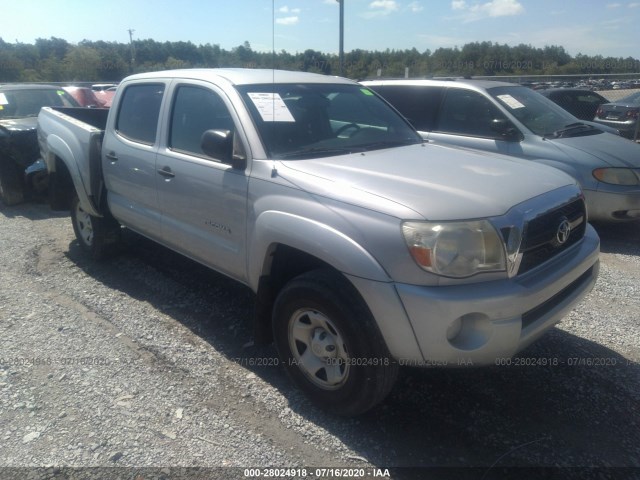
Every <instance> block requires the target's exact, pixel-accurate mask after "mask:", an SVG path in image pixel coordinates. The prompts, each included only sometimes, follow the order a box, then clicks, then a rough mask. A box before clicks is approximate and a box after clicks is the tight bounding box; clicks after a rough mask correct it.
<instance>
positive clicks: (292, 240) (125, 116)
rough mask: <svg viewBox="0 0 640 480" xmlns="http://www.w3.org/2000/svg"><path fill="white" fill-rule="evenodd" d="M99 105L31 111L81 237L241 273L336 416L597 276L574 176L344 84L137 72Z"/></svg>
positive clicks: (290, 362)
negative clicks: (458, 135)
mask: <svg viewBox="0 0 640 480" xmlns="http://www.w3.org/2000/svg"><path fill="white" fill-rule="evenodd" d="M103 115H104V114H103V113H100V112H99V111H93V112H92V111H91V110H85V112H84V114H83V117H82V118H79V117H78V116H77V115H76V110H74V109H63V108H44V109H43V110H42V111H41V113H40V116H39V126H38V131H39V141H40V145H41V149H42V152H43V158H45V160H46V162H47V165H48V168H49V171H50V172H51V183H52V188H53V192H52V199H53V206H54V207H55V208H59V209H61V208H69V209H70V210H71V218H72V223H73V228H74V230H75V233H76V235H77V238H78V241H79V243H80V244H81V245H82V247H83V248H85V249H86V250H87V251H88V252H90V253H91V254H92V255H93V256H94V257H100V256H101V255H103V254H104V252H105V251H106V250H107V249H108V248H109V246H110V245H111V244H113V243H114V242H117V240H118V237H119V235H120V232H121V227H122V226H124V227H126V228H129V229H131V230H134V231H136V232H138V233H140V234H142V235H144V236H147V237H149V238H150V239H152V240H155V241H157V242H159V243H161V244H162V245H165V246H166V247H168V248H170V249H173V250H175V251H177V252H180V253H182V254H184V255H186V256H188V257H190V258H192V259H194V260H196V261H198V262H200V263H202V264H204V265H207V266H209V267H211V268H213V269H215V270H217V271H219V272H221V273H223V274H225V275H227V276H229V277H230V278H231V279H233V280H236V281H239V282H242V283H244V284H246V285H248V286H249V287H250V288H251V289H252V290H253V291H254V292H255V293H256V308H255V312H256V314H255V319H254V322H255V331H256V340H257V341H261V342H268V341H271V340H273V341H275V344H276V347H277V350H278V352H279V356H280V359H281V365H284V368H285V369H286V370H287V372H288V373H289V375H290V377H291V378H292V379H293V381H294V382H295V383H296V384H297V385H298V386H299V387H300V388H301V389H302V390H303V391H304V392H305V393H306V394H307V396H308V397H309V398H310V399H311V400H312V401H314V402H315V403H317V404H318V405H320V406H321V407H323V408H326V409H328V410H330V411H332V412H334V413H338V414H343V415H354V414H358V413H362V412H364V411H366V410H368V409H370V408H372V407H373V406H374V405H376V404H377V403H379V402H380V401H381V400H382V399H383V398H384V397H385V396H386V395H387V393H388V392H389V391H390V389H391V387H392V385H393V383H394V380H395V378H396V375H397V371H398V368H399V366H400V365H405V364H407V365H417V366H428V365H442V366H457V365H459V364H460V362H461V361H463V362H464V364H465V365H469V364H473V365H486V364H494V363H495V361H496V359H499V358H501V357H510V356H512V355H514V354H515V353H516V352H518V351H520V350H521V349H523V348H525V347H526V346H527V345H529V344H530V343H531V342H533V341H534V340H535V339H537V338H538V337H540V336H541V335H542V334H543V333H544V332H545V331H546V330H548V329H549V328H551V327H552V326H553V325H554V324H556V323H557V322H558V321H560V319H561V318H562V317H563V316H564V315H565V314H566V313H567V312H569V311H570V310H571V309H572V307H573V306H574V305H575V304H576V302H578V301H579V300H580V299H582V298H583V297H584V296H585V295H586V294H587V293H588V292H589V291H590V289H591V288H592V286H593V285H594V283H595V281H596V277H597V273H598V266H599V262H598V252H599V239H598V236H597V234H596V233H595V231H594V230H593V228H592V227H591V226H590V225H589V224H588V223H587V213H586V209H585V203H584V197H583V195H582V192H581V190H580V188H579V187H578V185H577V184H576V181H575V180H574V179H572V178H571V177H569V176H568V175H566V174H564V173H563V172H560V171H559V170H556V169H553V168H550V167H547V166H544V165H538V164H533V163H531V162H529V163H527V162H525V161H522V160H519V159H513V158H496V157H498V156H497V155H489V154H482V153H473V152H470V151H466V150H464V149H457V148H451V147H443V146H435V145H430V144H429V143H428V142H425V141H423V140H422V139H421V138H420V136H419V135H418V134H417V132H416V131H415V130H414V129H413V128H412V127H411V126H410V125H409V124H408V123H407V122H406V120H404V119H403V118H402V117H401V116H400V115H399V114H397V112H395V111H394V110H393V109H392V108H390V107H389V106H388V105H387V104H386V103H385V102H384V101H382V100H381V99H380V98H379V97H378V96H377V95H374V94H373V93H372V92H371V91H370V90H369V89H368V88H366V87H363V86H361V85H358V84H356V83H354V82H351V81H349V80H346V79H340V78H336V77H328V76H322V75H315V74H308V73H296V72H284V71H273V70H243V69H214V70H174V71H169V72H155V73H147V74H139V75H134V76H131V77H128V78H126V79H125V80H124V81H123V82H122V83H121V84H120V86H119V88H118V91H117V93H116V96H115V98H114V102H113V106H112V107H111V109H110V111H109V112H108V116H106V117H105V116H103Z"/></svg>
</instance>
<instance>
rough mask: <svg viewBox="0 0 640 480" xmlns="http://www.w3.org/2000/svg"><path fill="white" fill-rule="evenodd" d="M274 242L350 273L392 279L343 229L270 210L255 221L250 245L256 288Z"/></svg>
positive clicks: (250, 272)
mask: <svg viewBox="0 0 640 480" xmlns="http://www.w3.org/2000/svg"><path fill="white" fill-rule="evenodd" d="M274 244H282V245H287V246H289V247H292V248H296V249H298V250H300V251H303V252H305V253H308V254H309V255H313V256H314V257H316V258H318V259H320V260H322V261H323V262H325V263H327V264H328V265H331V266H332V267H333V268H335V269H336V270H338V271H340V272H343V273H345V274H347V275H352V276H355V277H362V278H367V279H370V280H375V281H380V282H389V281H390V278H389V275H388V274H387V272H386V271H385V270H384V269H383V268H382V266H381V265H380V264H379V263H378V261H377V260H376V259H375V258H374V257H373V256H372V255H371V254H370V253H369V252H368V251H367V250H366V249H365V248H364V247H363V246H362V245H360V244H359V243H357V242H356V241H354V240H353V239H352V238H349V237H348V236H347V235H345V234H344V233H342V232H340V231H338V230H336V229H334V228H333V227H330V226H329V225H326V224H323V223H320V222H318V221H315V220H312V219H309V218H305V217H301V216H299V215H294V214H290V213H285V212H281V211H275V210H268V211H265V212H263V213H261V214H260V215H259V216H258V217H257V218H256V221H255V230H254V232H253V235H252V238H251V241H250V242H249V245H248V251H249V255H248V281H249V285H250V286H251V287H252V288H253V289H254V291H256V289H257V287H258V281H259V279H260V276H261V275H262V274H263V271H264V270H265V268H266V266H267V263H268V262H269V256H268V255H269V253H270V252H269V250H270V249H271V248H272V246H273V245H274Z"/></svg>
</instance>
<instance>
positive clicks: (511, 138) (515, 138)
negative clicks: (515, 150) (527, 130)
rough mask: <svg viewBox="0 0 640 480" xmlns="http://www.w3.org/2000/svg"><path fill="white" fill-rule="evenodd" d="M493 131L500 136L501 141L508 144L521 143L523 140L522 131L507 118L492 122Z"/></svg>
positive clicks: (496, 119)
mask: <svg viewBox="0 0 640 480" xmlns="http://www.w3.org/2000/svg"><path fill="white" fill-rule="evenodd" d="M491 130H492V131H494V132H496V133H497V134H498V138H500V140H506V141H507V142H519V141H521V140H522V134H521V133H520V131H519V130H518V129H517V128H516V127H515V126H514V125H513V123H511V122H510V121H509V120H507V119H506V118H494V119H493V120H491Z"/></svg>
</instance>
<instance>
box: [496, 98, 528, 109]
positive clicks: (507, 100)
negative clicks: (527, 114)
mask: <svg viewBox="0 0 640 480" xmlns="http://www.w3.org/2000/svg"><path fill="white" fill-rule="evenodd" d="M498 98H499V99H500V100H502V101H503V102H504V103H506V104H507V106H508V107H509V108H511V109H513V110H515V109H516V108H524V105H523V104H522V103H520V102H519V101H518V100H516V99H515V98H513V97H512V96H511V95H498Z"/></svg>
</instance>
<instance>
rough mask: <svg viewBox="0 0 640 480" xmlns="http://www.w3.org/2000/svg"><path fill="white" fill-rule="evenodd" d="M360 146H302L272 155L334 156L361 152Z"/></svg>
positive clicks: (286, 157)
mask: <svg viewBox="0 0 640 480" xmlns="http://www.w3.org/2000/svg"><path fill="white" fill-rule="evenodd" d="M363 151H364V149H363V148H361V147H355V148H354V147H349V148H318V147H315V148H303V149H300V150H295V151H293V152H287V153H281V154H276V155H274V157H275V158H278V159H281V160H285V159H290V158H313V157H321V156H327V157H331V156H335V155H347V154H349V153H354V152H363Z"/></svg>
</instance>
